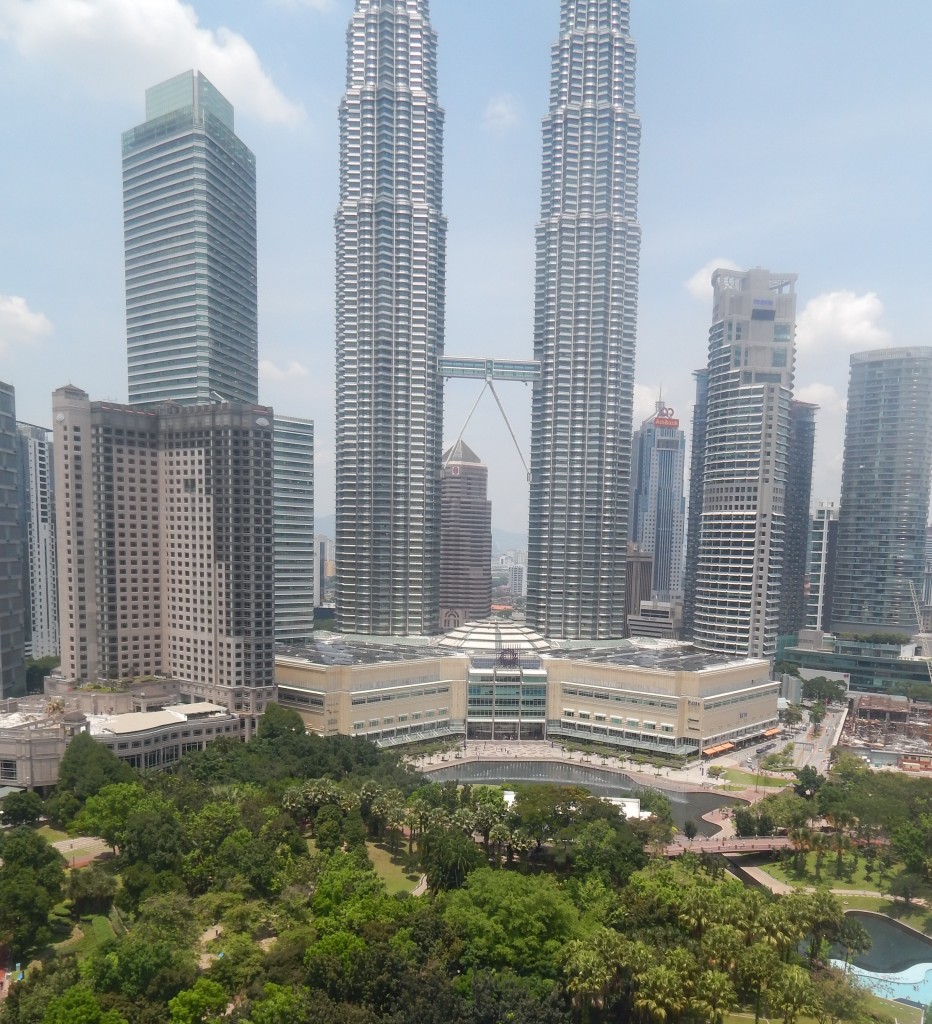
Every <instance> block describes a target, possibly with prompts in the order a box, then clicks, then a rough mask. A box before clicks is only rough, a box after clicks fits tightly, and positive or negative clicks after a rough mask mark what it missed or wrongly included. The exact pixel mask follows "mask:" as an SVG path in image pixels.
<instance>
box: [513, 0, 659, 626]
mask: <svg viewBox="0 0 932 1024" xmlns="http://www.w3.org/2000/svg"><path fill="white" fill-rule="evenodd" d="M629 8H630V5H629V3H628V2H627V0H563V2H562V4H561V9H560V34H559V38H558V40H557V42H556V43H555V44H554V46H553V50H552V74H551V86H550V110H549V112H548V114H547V116H546V117H545V118H544V129H543V179H542V190H541V191H542V196H541V219H540V223H539V224H538V227H537V272H536V300H535V323H534V356H535V358H536V359H538V360H540V364H541V378H540V380H539V381H538V382H537V383H535V385H534V398H533V405H532V414H531V492H530V522H529V543H528V599H527V618H528V623H529V624H530V625H531V626H533V628H534V629H536V630H538V631H539V632H540V633H543V634H544V635H546V636H551V637H564V638H571V639H575V638H578V639H598V638H610V637H622V636H624V630H625V558H626V541H627V532H628V491H629V476H630V458H631V416H632V401H633V392H634V346H635V334H636V319H637V287H638V259H639V254H640V244H641V229H640V226H639V224H638V222H637V190H638V158H639V150H640V138H641V125H640V120H639V118H638V116H637V114H636V112H635V107H634V78H635V46H634V42H633V41H632V39H631V37H630V35H629V14H630V10H629Z"/></svg>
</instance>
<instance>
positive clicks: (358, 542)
mask: <svg viewBox="0 0 932 1024" xmlns="http://www.w3.org/2000/svg"><path fill="white" fill-rule="evenodd" d="M347 44H348V72H347V89H346V94H345V96H344V98H343V102H342V103H341V105H340V205H339V209H338V211H337V215H336V290H337V295H336V299H337V314H336V367H337V374H336V378H337V379H336V393H337V406H336V562H337V601H336V606H337V607H336V617H337V626H338V628H339V629H340V630H341V631H342V632H346V633H368V634H377V635H404V634H433V633H436V632H437V631H438V628H439V616H440V468H441V462H440V456H441V446H442V427H443V389H442V380H441V377H440V375H439V373H438V370H437V358H438V356H439V355H441V354H442V352H443V325H444V303H445V275H446V265H445V264H446V230H447V226H446V220H445V219H444V217H443V213H442V209H441V206H442V149H443V111H442V110H441V108H440V106H439V104H438V102H437V38H436V34H435V33H434V30H433V29H432V27H431V25H430V22H429V11H428V3H427V0H357V3H356V11H355V13H354V15H353V17H352V19H351V21H350V25H349V30H348V36H347Z"/></svg>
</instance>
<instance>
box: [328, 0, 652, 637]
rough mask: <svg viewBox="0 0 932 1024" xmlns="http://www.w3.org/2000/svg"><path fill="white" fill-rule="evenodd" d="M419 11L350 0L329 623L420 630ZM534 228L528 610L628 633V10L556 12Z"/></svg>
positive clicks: (425, 61)
mask: <svg viewBox="0 0 932 1024" xmlns="http://www.w3.org/2000/svg"><path fill="white" fill-rule="evenodd" d="M428 6H429V5H428V0H357V3H356V12H355V14H354V15H353V18H352V21H351V22H350V27H349V31H348V74H347V91H346V95H345V97H344V99H343V103H342V105H341V108H340V205H339V209H338V211H337V215H336V234H337V441H336V465H337V538H336V540H337V560H338V564H337V569H338V579H339V583H338V591H337V624H338V627H339V628H340V629H341V630H342V631H344V632H349V633H359V634H376V635H401V634H410V633H414V634H426V635H429V634H433V633H436V632H437V631H438V629H439V608H440V600H439V596H440V587H439V571H440V550H439V547H440V468H441V451H442V429H443V391H442V386H443V385H442V380H441V377H440V374H439V370H438V357H439V356H441V355H442V354H443V325H444V292H445V243H446V221H445V219H444V217H443V213H442V208H441V207H442V147H443V112H442V110H441V109H440V107H439V104H438V100H437V61H436V35H435V33H434V31H433V29H432V28H431V25H430V23H429V20H428V19H429V11H428ZM560 6H561V13H560V34H559V38H558V40H557V42H556V44H555V45H554V47H553V64H552V77H551V91H550V109H549V112H548V114H547V116H546V117H545V119H544V146H543V179H542V203H541V220H540V223H539V225H538V228H537V270H536V300H535V302H536V312H535V327H534V356H535V359H537V360H538V361H539V363H540V379H539V381H538V382H537V383H536V384H535V386H534V396H533V407H532V427H531V493H530V524H529V559H528V620H529V624H530V625H532V626H533V627H534V628H536V629H537V630H539V631H540V632H541V633H544V634H545V635H547V636H551V637H564V638H573V639H601V638H611V637H621V636H623V633H624V603H625V601H624V593H625V554H626V542H625V539H626V532H627V518H628V507H627V505H628V478H629V474H630V440H631V417H632V395H633V387H634V385H633V374H634V348H635V333H636V315H637V280H638V257H639V251H640V228H639V226H638V223H637V181H638V156H639V143H640V122H639V119H638V117H637V114H636V113H635V108H634V77H635V48H634V44H633V42H632V40H631V38H630V35H629V6H630V5H629V0H561V5H560Z"/></svg>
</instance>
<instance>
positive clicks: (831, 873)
mask: <svg viewBox="0 0 932 1024" xmlns="http://www.w3.org/2000/svg"><path fill="white" fill-rule="evenodd" d="M844 860H845V864H846V865H848V866H850V864H851V860H852V854H850V853H847V854H845V857H844ZM815 862H816V855H815V853H814V852H812V851H810V852H809V853H807V854H806V869H805V872H804V873H803V874H801V875H797V874H796V872H795V871H794V870H793V868H792V867H790V866H789V865H787V864H784V863H783V862H782V861H778V860H775V861H773V862H772V863H770V864H766V865H762V866H761V869H762V870H763V871H766V872H767V874H768V875H772V876H773V877H774V878H776V879H778V880H779V881H781V882H786V884H787V885H827V886H830V887H831V888H832V889H865V890H867V891H868V892H876V893H877V894H878V895H880V894H881V893H883V892H884V891H885V889H886V886H887V885H888V884H889V881H890V878H891V877H893V876H894V875H896V874H898V873H899V871H900V870H901V869H902V867H903V865H902V864H900V863H896V864H894V865H893V866H892V867H891V868H890V869H888V871H887V873H886V874H885V875H884V884H883V885H881V884H880V883H879V882H878V881H877V869H876V867H875V868H874V870H873V871H872V872H871V877H870V878H866V877H865V873H866V871H867V864H866V863H865V861H864V860H863V859H862V858H861V857H858V862H857V866H856V867H855V869H854V871H852V872H851V877H850V878H849V877H848V876H847V875H843V876H842V877H841V878H836V877H835V854H834V853H833V852H832V851H831V850H830V851H828V852H827V853H826V854H825V856H824V857H823V858H822V872H821V875H820V877H819V878H818V879H817V878H816V872H815Z"/></svg>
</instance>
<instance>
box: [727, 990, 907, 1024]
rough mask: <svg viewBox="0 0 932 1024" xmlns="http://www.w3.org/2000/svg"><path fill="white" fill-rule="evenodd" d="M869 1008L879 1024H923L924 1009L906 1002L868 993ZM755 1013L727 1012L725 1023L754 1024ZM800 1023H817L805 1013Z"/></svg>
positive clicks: (763, 1021)
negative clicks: (908, 1004)
mask: <svg viewBox="0 0 932 1024" xmlns="http://www.w3.org/2000/svg"><path fill="white" fill-rule="evenodd" d="M867 1002H868V1009H869V1012H870V1015H871V1017H872V1018H873V1020H875V1021H877V1022H878V1024H922V1010H919V1009H917V1008H916V1007H914V1006H906V1005H905V1004H904V1003H894V1002H890V1000H889V999H879V998H878V997H877V996H874V995H868V997H867ZM779 1020H780V1018H779V1017H761V1024H768V1022H775V1021H779ZM753 1021H754V1014H753V1013H727V1014H725V1024H748V1022H751V1024H753ZM798 1024H816V1021H815V1019H814V1018H813V1017H807V1016H805V1015H803V1016H802V1017H800V1018H799V1020H798Z"/></svg>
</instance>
